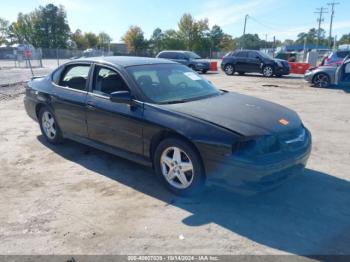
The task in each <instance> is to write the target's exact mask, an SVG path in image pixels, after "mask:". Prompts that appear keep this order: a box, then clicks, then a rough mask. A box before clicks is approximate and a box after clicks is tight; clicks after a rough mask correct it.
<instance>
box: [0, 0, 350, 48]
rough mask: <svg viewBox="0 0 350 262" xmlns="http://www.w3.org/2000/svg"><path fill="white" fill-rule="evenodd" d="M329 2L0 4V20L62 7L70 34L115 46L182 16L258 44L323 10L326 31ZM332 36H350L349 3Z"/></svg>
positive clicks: (33, 0)
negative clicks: (104, 37)
mask: <svg viewBox="0 0 350 262" xmlns="http://www.w3.org/2000/svg"><path fill="white" fill-rule="evenodd" d="M331 1H333V0H176V1H174V0H98V1H93V0H16V1H9V0H0V17H2V18H5V19H7V20H9V21H11V22H12V21H14V20H15V19H16V17H17V14H18V13H19V12H23V13H27V12H30V11H32V10H34V9H35V8H36V7H38V6H39V5H45V4H48V3H53V4H56V5H63V6H64V7H65V8H66V11H67V18H68V22H69V25H70V28H71V30H72V31H75V30H76V29H77V28H79V29H81V30H82V31H84V32H94V33H99V32H101V31H104V32H106V33H108V34H109V35H110V36H111V37H112V38H113V41H114V42H121V38H122V36H123V34H124V33H125V32H126V31H127V29H128V27H129V26H131V25H138V26H140V27H141V28H142V30H143V31H144V33H145V36H146V37H147V38H148V37H150V36H151V35H152V32H153V30H154V29H155V28H157V27H159V28H161V29H162V30H166V29H177V23H178V21H179V20H180V18H181V16H182V15H183V14H184V13H190V14H192V15H193V16H194V17H195V18H196V19H202V18H208V19H209V25H210V26H212V25H214V24H217V25H219V26H220V27H221V28H222V29H223V30H224V32H225V33H228V34H231V35H233V36H234V37H238V36H241V35H242V33H243V24H244V17H245V15H246V14H248V15H249V18H248V20H247V29H246V32H247V33H257V34H259V36H260V38H261V39H267V40H268V41H271V40H272V39H273V36H276V38H277V39H280V40H284V39H296V37H297V34H298V33H300V32H304V31H308V29H310V28H312V27H317V16H318V15H317V14H316V13H314V12H316V11H317V10H316V8H319V7H327V8H328V13H327V14H325V15H324V22H323V23H322V27H323V28H324V29H325V30H326V31H327V35H328V31H329V22H330V13H331V12H330V6H327V3H328V2H331ZM336 2H339V3H340V4H339V5H337V6H335V17H334V26H333V32H334V33H333V35H337V36H338V38H339V37H340V36H341V35H343V34H345V33H350V15H349V14H350V0H337V1H336Z"/></svg>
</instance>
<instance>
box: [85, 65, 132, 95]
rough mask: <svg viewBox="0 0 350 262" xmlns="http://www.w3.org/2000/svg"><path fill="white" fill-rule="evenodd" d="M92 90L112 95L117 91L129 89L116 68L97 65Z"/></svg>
mask: <svg viewBox="0 0 350 262" xmlns="http://www.w3.org/2000/svg"><path fill="white" fill-rule="evenodd" d="M93 83H94V84H93V89H92V92H93V93H96V94H101V95H110V94H111V93H113V92H117V91H129V88H128V87H127V85H126V83H125V81H124V80H123V78H122V77H121V76H120V75H119V74H118V73H117V72H116V71H114V70H112V69H109V68H106V67H102V66H96V67H95V73H94V82H93Z"/></svg>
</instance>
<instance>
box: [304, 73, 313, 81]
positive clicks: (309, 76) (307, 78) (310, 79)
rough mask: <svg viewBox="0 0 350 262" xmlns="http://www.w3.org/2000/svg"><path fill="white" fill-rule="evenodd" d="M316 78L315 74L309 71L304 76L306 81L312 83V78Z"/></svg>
mask: <svg viewBox="0 0 350 262" xmlns="http://www.w3.org/2000/svg"><path fill="white" fill-rule="evenodd" d="M313 77H314V74H313V73H312V72H311V71H308V72H306V73H305V75H304V80H305V81H306V82H309V83H312V78H313Z"/></svg>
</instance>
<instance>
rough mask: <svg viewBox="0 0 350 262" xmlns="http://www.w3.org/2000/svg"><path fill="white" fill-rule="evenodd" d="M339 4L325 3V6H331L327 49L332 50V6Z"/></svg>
mask: <svg viewBox="0 0 350 262" xmlns="http://www.w3.org/2000/svg"><path fill="white" fill-rule="evenodd" d="M339 4H340V3H338V2H334V1H333V2H332V3H327V5H329V6H331V7H332V11H331V22H330V25H329V40H328V41H329V48H332V29H333V18H334V12H335V10H334V6H335V5H339Z"/></svg>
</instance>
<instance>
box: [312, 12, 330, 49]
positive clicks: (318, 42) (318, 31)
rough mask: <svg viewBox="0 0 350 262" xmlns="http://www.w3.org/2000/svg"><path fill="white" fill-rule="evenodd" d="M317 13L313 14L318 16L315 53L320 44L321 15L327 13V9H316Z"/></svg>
mask: <svg viewBox="0 0 350 262" xmlns="http://www.w3.org/2000/svg"><path fill="white" fill-rule="evenodd" d="M317 10H318V11H316V12H315V14H319V15H320V16H319V18H318V19H317V22H318V30H317V44H316V51H317V50H318V45H319V44H320V33H321V23H322V22H323V21H324V19H323V15H324V14H326V13H328V12H327V9H325V8H324V7H321V8H317Z"/></svg>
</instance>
